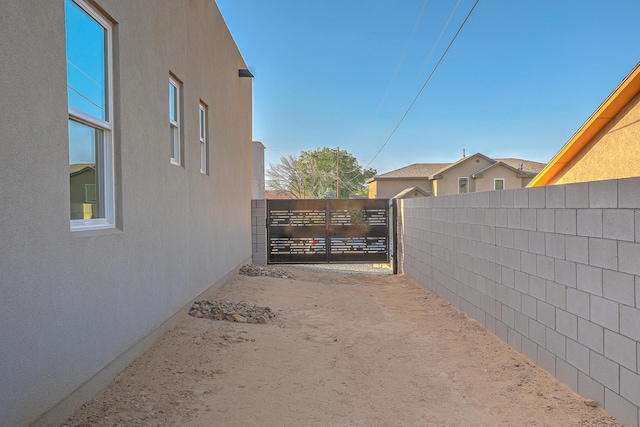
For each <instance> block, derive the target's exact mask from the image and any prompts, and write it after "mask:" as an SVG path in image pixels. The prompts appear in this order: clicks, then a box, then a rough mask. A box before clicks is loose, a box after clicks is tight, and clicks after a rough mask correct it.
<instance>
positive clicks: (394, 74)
mask: <svg viewBox="0 0 640 427" xmlns="http://www.w3.org/2000/svg"><path fill="white" fill-rule="evenodd" d="M428 3H429V0H425V2H424V4H423V5H422V10H420V14H419V15H418V19H417V20H416V23H415V24H414V26H413V30H411V35H410V36H409V40H408V41H407V44H406V45H405V47H404V51H403V52H402V55H401V56H400V61H399V62H398V65H397V66H396V70H395V71H394V72H393V76H392V77H391V81H390V82H389V86H387V90H386V91H385V92H384V95H383V96H382V100H381V101H380V104H378V108H377V109H376V111H375V113H374V114H373V117H372V118H371V121H370V122H369V124H368V125H367V128H366V129H365V130H364V132H362V135H361V136H360V138H359V139H358V142H357V144H356V145H359V144H360V141H361V140H362V138H363V137H364V136H365V135H366V134H367V132H369V129H370V128H371V125H372V124H373V122H374V121H375V119H376V117H378V113H380V109H381V108H382V106H383V105H384V103H385V101H386V100H387V96H388V95H389V91H391V88H392V87H393V83H394V82H395V80H396V76H397V75H398V71H399V70H400V66H401V65H402V63H403V62H404V58H405V56H406V55H407V50H409V46H410V45H411V41H412V40H413V36H414V35H415V33H416V30H417V29H418V26H419V24H420V21H421V20H422V15H423V14H424V10H425V9H426V8H427V4H428Z"/></svg>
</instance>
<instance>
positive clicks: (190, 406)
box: [65, 268, 621, 427]
mask: <svg viewBox="0 0 640 427" xmlns="http://www.w3.org/2000/svg"><path fill="white" fill-rule="evenodd" d="M288 270H289V273H288V275H289V277H288V278H287V279H283V278H273V277H248V276H239V277H238V278H236V279H233V280H231V281H230V282H228V283H227V284H226V285H224V286H223V287H222V288H221V289H220V290H218V291H216V292H215V294H213V295H211V297H210V298H209V299H221V300H232V301H249V302H251V303H253V304H256V305H259V306H269V307H270V308H271V309H272V310H274V311H275V312H276V313H277V317H275V318H274V319H271V320H269V321H268V322H267V323H266V324H248V323H234V322H228V321H214V320H204V319H197V318H195V317H191V316H188V315H186V314H185V316H184V318H183V319H182V320H181V321H180V323H179V325H178V326H177V327H176V328H175V329H173V330H172V331H170V332H168V333H167V334H165V335H164V336H163V337H162V338H161V339H160V340H158V341H157V342H156V343H155V344H154V345H153V346H152V347H151V348H150V349H149V350H148V351H147V352H146V353H145V354H143V355H142V356H141V357H140V358H138V359H137V360H136V361H135V362H134V363H133V364H132V365H131V366H129V367H128V368H127V369H125V370H124V371H123V372H121V373H120V374H119V375H118V376H117V378H116V379H115V380H114V381H113V382H112V383H111V385H110V386H109V387H108V388H107V389H105V390H104V391H103V392H101V393H99V394H98V395H96V396H95V397H94V398H93V399H91V400H90V401H89V402H88V403H87V404H85V405H84V406H83V407H82V408H81V409H79V410H78V411H77V412H76V414H75V415H74V416H73V417H72V418H71V419H70V420H69V421H68V422H67V423H66V424H65V425H66V426H69V427H75V426H78V425H83V426H87V425H90V426H93V427H95V426H203V427H204V426H207V427H210V426H232V427H233V426H267V427H271V426H279V427H285V426H287V427H299V426H619V425H621V424H619V423H618V422H617V421H616V420H615V419H614V418H613V417H612V416H610V415H609V414H607V413H606V412H605V411H604V410H602V409H601V408H594V407H590V406H587V405H586V404H585V400H584V399H583V398H581V397H580V396H578V395H577V394H575V393H573V392H572V391H571V390H570V389H569V388H567V387H565V386H564V385H562V384H560V383H558V382H557V381H556V380H555V379H554V378H553V377H551V376H550V375H549V374H548V373H546V372H545V371H543V370H541V369H539V368H536V367H535V366H533V365H532V364H531V363H530V362H529V361H528V359H527V358H525V357H524V356H522V355H521V354H519V353H517V352H515V351H514V350H512V349H511V348H510V347H508V346H507V345H506V344H504V343H503V342H502V341H500V340H499V339H498V338H496V337H495V336H494V335H492V334H491V333H489V332H487V331H486V330H485V329H484V328H483V327H482V326H481V325H479V324H478V323H477V322H475V321H473V320H470V319H469V318H468V317H466V316H465V315H464V314H462V313H460V312H459V311H457V310H456V309H454V308H453V307H451V305H449V304H448V303H446V302H445V301H444V300H442V299H440V298H439V297H437V296H436V295H434V294H432V293H430V292H428V291H426V290H425V289H423V288H422V287H420V286H419V285H418V284H416V283H415V282H413V281H412V280H411V279H408V278H406V277H403V276H389V275H343V274H329V273H316V272H309V271H304V270H300V269H296V268H290V269H288Z"/></svg>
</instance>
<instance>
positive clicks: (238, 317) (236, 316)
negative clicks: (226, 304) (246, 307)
mask: <svg viewBox="0 0 640 427" xmlns="http://www.w3.org/2000/svg"><path fill="white" fill-rule="evenodd" d="M231 317H232V318H233V321H234V322H238V323H247V318H246V317H244V316H241V315H239V314H232V315H231Z"/></svg>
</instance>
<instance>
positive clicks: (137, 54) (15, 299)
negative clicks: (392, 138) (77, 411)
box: [0, 0, 252, 426]
mask: <svg viewBox="0 0 640 427" xmlns="http://www.w3.org/2000/svg"><path fill="white" fill-rule="evenodd" d="M95 3H96V4H98V5H99V7H100V8H101V9H102V10H103V11H104V12H105V14H106V15H107V16H109V17H110V18H111V19H112V20H113V22H114V23H115V26H114V60H115V61H114V62H115V64H114V65H115V67H114V68H115V69H114V80H115V81H114V95H115V117H114V124H115V129H114V132H113V135H114V145H115V157H116V161H115V175H116V206H117V211H116V217H117V227H116V229H113V230H106V231H100V232H71V231H70V227H69V191H70V189H69V148H68V144H69V142H68V125H67V120H68V112H67V88H66V63H65V27H64V2H63V0H48V1H41V0H24V1H19V2H18V1H8V0H2V2H1V5H0V6H1V10H2V13H1V14H0V39H1V40H2V43H1V44H0V55H1V56H2V58H4V59H3V60H2V61H0V75H2V79H1V80H0V87H1V93H2V94H3V95H2V103H1V104H0V116H1V117H2V121H1V123H2V127H1V130H0V325H2V326H1V327H0V343H1V344H0V384H1V386H0V426H22V425H29V424H30V423H32V422H35V421H36V420H40V421H38V423H39V424H40V425H56V422H58V421H59V419H58V418H59V417H60V416H62V415H61V414H64V413H65V411H68V406H69V402H67V403H66V405H67V407H66V408H64V406H65V404H63V405H59V404H60V402H63V400H64V399H65V398H67V397H68V396H70V395H72V393H74V391H76V390H78V387H80V386H82V385H83V384H85V385H86V383H87V381H89V380H90V379H91V378H92V377H93V376H94V375H98V377H97V379H94V380H93V381H94V383H95V384H98V385H99V384H103V383H104V380H105V378H100V376H101V374H99V373H100V372H101V370H103V369H105V368H106V371H102V372H103V373H104V372H107V375H106V376H107V377H108V374H109V367H110V366H111V367H113V363H114V361H116V360H117V359H118V358H119V357H121V356H122V355H123V354H125V353H126V352H127V350H130V349H132V348H134V346H135V345H136V344H139V343H141V342H143V341H141V340H143V339H144V338H145V337H148V336H150V334H151V333H152V332H153V331H156V330H158V328H159V327H160V326H161V325H162V324H163V323H164V322H165V321H166V320H167V319H169V318H171V316H172V315H174V314H175V313H176V312H178V311H179V310H180V309H181V308H183V307H184V306H185V305H187V304H189V303H190V301H191V300H192V299H193V298H195V297H197V296H198V295H199V294H201V293H202V292H204V291H206V290H207V289H209V288H210V287H212V286H213V285H216V284H219V283H220V281H221V280H223V279H224V278H225V277H226V276H227V275H229V274H230V273H232V272H234V270H235V269H236V267H237V266H239V265H241V264H242V263H244V262H245V261H247V260H249V259H250V257H251V216H250V206H251V205H250V200H251V182H252V170H251V169H252V161H251V158H252V149H251V140H252V138H251V81H250V79H247V78H239V77H238V69H239V68H246V65H245V64H244V61H243V59H242V57H241V56H240V54H239V52H238V50H237V47H236V45H235V43H234V41H233V39H232V37H231V35H230V33H229V32H228V29H227V27H226V25H225V23H224V21H223V19H222V17H221V15H220V13H219V11H218V9H217V7H216V5H215V2H213V1H210V0H191V1H180V2H177V1H174V0H138V1H135V2H123V1H118V0H97V1H96V2H95ZM170 72H171V73H173V74H175V75H176V76H177V77H178V78H179V79H180V80H181V81H182V82H183V101H184V109H183V123H182V131H183V134H182V136H183V144H184V165H183V166H182V167H180V166H175V165H171V164H170V162H169V126H168V103H169V101H168V78H169V73H170ZM200 100H202V101H204V102H205V103H206V104H207V105H208V107H209V119H210V123H209V126H210V132H209V137H210V141H209V144H210V174H209V175H204V174H201V173H200V172H199V165H200V163H199V156H200V151H199V138H198V103H199V102H200ZM135 348H137V350H140V346H138V347H135ZM128 354H129V357H133V355H131V353H128ZM134 355H135V354H134ZM102 377H105V375H102ZM76 398H77V399H81V398H82V393H80V395H79V396H76ZM77 399H76V400H77ZM61 407H62V409H60V410H56V409H54V410H53V411H52V412H48V411H50V410H51V409H52V408H61ZM56 417H58V418H56Z"/></svg>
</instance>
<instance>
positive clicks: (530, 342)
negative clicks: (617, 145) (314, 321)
mask: <svg viewBox="0 0 640 427" xmlns="http://www.w3.org/2000/svg"><path fill="white" fill-rule="evenodd" d="M398 215H399V216H400V224H401V227H400V229H399V231H398V232H399V234H400V236H401V240H400V241H401V242H402V248H401V250H402V255H403V256H402V271H403V273H404V274H406V275H408V276H410V277H412V278H413V279H415V280H416V281H418V282H419V283H421V284H422V285H423V286H425V287H426V288H428V289H430V290H432V291H433V292H436V293H437V294H439V295H440V296H442V297H443V298H445V299H447V300H448V301H450V302H451V303H452V304H453V305H454V306H455V307H457V308H458V309H460V310H461V311H464V312H465V313H467V314H468V315H469V316H471V317H473V318H475V319H476V320H478V321H480V322H481V323H482V324H484V325H485V327H486V328H487V329H488V330H490V331H491V332H493V333H495V334H496V335H497V336H499V337H500V338H501V339H502V340H504V341H505V342H507V343H508V344H509V345H510V346H512V347H513V348H515V349H516V350H518V351H520V352H522V353H523V354H525V355H526V356H528V357H529V358H530V359H531V360H532V361H533V362H534V363H536V364H538V365H539V366H540V367H542V368H544V369H546V370H547V371H549V372H551V373H552V374H553V375H554V376H555V377H556V378H558V379H559V380H560V381H561V382H563V383H565V384H567V385H568V386H569V387H571V388H572V389H573V390H575V391H577V392H578V393H579V394H581V395H582V396H584V397H586V398H590V399H594V400H596V401H597V402H598V404H599V405H600V406H602V407H604V408H605V409H606V410H607V411H609V412H610V413H611V414H613V415H614V416H616V417H617V418H618V419H620V420H621V421H622V422H623V423H625V425H630V426H633V427H638V426H639V422H640V359H639V357H638V356H639V355H640V177H639V178H629V179H620V180H608V181H597V182H590V183H579V184H568V185H557V186H548V187H537V188H530V189H528V188H523V189H515V190H504V191H492V192H484V193H471V194H464V195H455V196H445V197H430V198H420V199H406V200H401V201H400V208H399V214H398Z"/></svg>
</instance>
